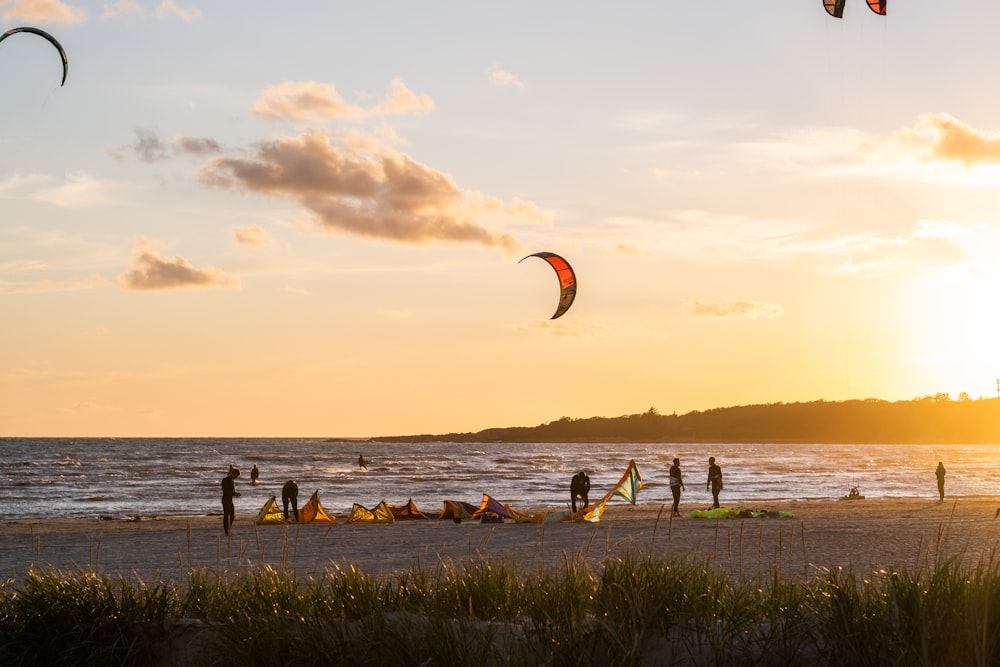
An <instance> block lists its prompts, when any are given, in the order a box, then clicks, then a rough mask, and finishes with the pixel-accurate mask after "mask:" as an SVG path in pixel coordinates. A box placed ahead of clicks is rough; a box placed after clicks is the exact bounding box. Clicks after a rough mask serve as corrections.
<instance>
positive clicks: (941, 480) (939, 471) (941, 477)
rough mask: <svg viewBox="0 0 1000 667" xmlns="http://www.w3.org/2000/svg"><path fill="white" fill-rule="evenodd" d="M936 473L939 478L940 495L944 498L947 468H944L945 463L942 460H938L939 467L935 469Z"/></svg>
mask: <svg viewBox="0 0 1000 667" xmlns="http://www.w3.org/2000/svg"><path fill="white" fill-rule="evenodd" d="M934 474H935V475H937V480H938V496H939V497H940V499H941V500H944V474H945V470H944V464H943V463H941V462H940V461H938V467H937V470H935V471H934Z"/></svg>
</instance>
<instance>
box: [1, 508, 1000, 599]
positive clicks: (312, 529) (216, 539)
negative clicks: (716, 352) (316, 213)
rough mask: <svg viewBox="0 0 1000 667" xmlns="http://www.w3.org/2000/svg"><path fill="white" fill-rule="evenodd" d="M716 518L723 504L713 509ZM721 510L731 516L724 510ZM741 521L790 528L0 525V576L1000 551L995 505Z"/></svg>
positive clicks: (797, 573) (767, 565)
mask: <svg viewBox="0 0 1000 667" xmlns="http://www.w3.org/2000/svg"><path fill="white" fill-rule="evenodd" d="M723 506H724V507H725V506H727V505H726V504H725V503H723ZM729 506H731V505H729ZM744 507H745V508H747V509H755V510H768V511H769V512H780V511H784V512H791V513H792V515H793V516H792V517H791V518H777V517H764V518H747V519H719V520H716V519H695V518H690V516H689V513H690V511H691V510H692V509H704V507H703V506H702V505H697V506H695V505H694V504H685V503H683V502H682V505H681V510H682V513H683V514H684V516H682V517H680V518H674V519H673V520H671V518H670V516H669V514H670V506H669V505H660V504H639V505H636V506H631V505H628V504H627V503H624V502H618V501H615V502H613V503H612V504H611V505H610V506H609V507H608V509H607V511H606V512H605V515H604V518H603V520H602V521H600V522H598V523H549V524H533V523H526V524H515V523H509V522H508V523H503V524H480V523H478V522H471V521H465V522H462V523H461V524H455V523H453V522H452V521H450V520H438V519H429V520H409V521H398V522H396V523H395V524H392V525H370V524H368V525H366V524H349V523H347V522H346V519H345V518H342V517H338V518H337V523H335V524H332V525H310V524H284V525H260V526H258V525H256V524H254V518H255V515H246V514H244V515H239V516H238V517H237V520H236V523H235V524H234V526H233V530H232V534H231V536H230V537H229V538H228V539H227V538H226V537H225V535H224V534H223V531H222V526H221V515H199V516H187V517H184V516H171V517H156V518H149V519H142V520H139V521H128V520H116V521H108V520H101V519H97V518H93V519H80V518H57V519H12V520H5V521H0V576H2V577H6V578H9V579H11V580H13V581H15V582H17V581H21V580H23V577H24V575H25V574H26V573H27V572H28V571H29V570H31V569H32V568H35V569H39V568H40V569H48V568H54V569H57V570H59V571H64V572H70V571H79V572H98V573H104V574H108V575H112V576H123V577H128V578H131V577H138V578H140V579H142V580H143V581H146V582H151V581H157V580H160V581H162V580H176V581H178V582H181V583H183V582H186V581H187V578H188V573H189V572H190V571H191V570H195V569H198V570H201V569H204V570H208V571H210V572H215V573H217V574H220V575H227V576H228V575H232V574H237V573H240V572H244V571H249V570H252V569H254V568H257V567H262V566H269V567H272V568H274V569H276V570H279V571H288V572H292V573H294V575H295V576H298V577H316V576H320V575H322V574H323V573H324V572H325V571H327V570H329V569H331V568H336V567H340V568H349V567H352V566H353V567H357V568H358V569H359V570H361V571H363V572H365V573H367V574H370V575H373V576H391V575H393V574H395V573H399V572H404V571H408V570H410V569H412V568H414V567H423V568H436V567H439V566H441V565H442V564H447V563H454V564H461V563H463V562H468V561H470V560H473V559H477V558H482V559H501V560H508V561H512V562H515V563H517V564H518V565H519V566H520V567H522V568H524V569H525V571H526V572H528V571H532V570H538V569H546V568H548V569H551V568H562V567H565V565H566V562H567V560H569V561H574V560H577V559H580V560H583V561H586V562H587V563H588V564H591V565H595V566H597V565H600V564H601V563H603V562H604V561H605V560H607V559H609V558H616V557H623V556H629V555H631V556H638V557H646V556H654V557H663V558H683V559H691V560H693V561H695V562H702V561H703V562H705V563H706V564H707V565H708V566H710V567H713V568H718V569H720V570H722V571H725V572H726V573H728V574H729V575H731V576H733V577H739V578H754V577H770V576H773V575H775V574H780V575H782V576H785V577H790V578H809V577H811V576H813V575H814V574H815V573H816V572H817V571H818V570H820V569H823V568H843V569H844V570H845V571H850V572H853V573H855V574H857V575H862V576H867V575H870V574H872V573H875V572H878V571H880V570H894V569H895V570H900V569H902V570H908V571H916V570H919V569H921V568H926V567H928V566H933V565H934V564H935V563H938V562H940V561H941V560H942V559H950V558H954V559H958V560H960V561H961V562H962V563H967V564H975V563H976V562H979V561H981V560H982V559H988V558H990V557H991V554H992V553H993V551H994V550H995V548H996V547H998V546H1000V519H997V518H995V516H996V513H997V510H998V508H1000V496H975V497H956V498H946V499H945V500H944V501H943V502H939V501H937V500H931V499H909V498H908V499H893V498H882V499H872V500H867V499H866V500H857V501H845V500H834V501H829V500H826V501H821V500H799V501H774V502H767V501H760V502H755V503H753V504H752V505H745V506H744Z"/></svg>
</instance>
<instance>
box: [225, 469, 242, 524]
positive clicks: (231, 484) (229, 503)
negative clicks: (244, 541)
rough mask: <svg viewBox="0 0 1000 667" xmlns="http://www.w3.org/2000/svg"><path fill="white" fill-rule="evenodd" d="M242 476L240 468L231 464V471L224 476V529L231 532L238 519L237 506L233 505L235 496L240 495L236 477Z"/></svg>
mask: <svg viewBox="0 0 1000 667" xmlns="http://www.w3.org/2000/svg"><path fill="white" fill-rule="evenodd" d="M239 476H240V469H239V468H234V467H233V466H229V472H228V473H226V476H225V477H223V478H222V529H223V530H224V531H226V535H228V534H229V528H230V526H232V525H233V522H234V521H236V506H235V505H233V497H235V496H238V495H240V493H239V491H237V490H236V478H237V477H239Z"/></svg>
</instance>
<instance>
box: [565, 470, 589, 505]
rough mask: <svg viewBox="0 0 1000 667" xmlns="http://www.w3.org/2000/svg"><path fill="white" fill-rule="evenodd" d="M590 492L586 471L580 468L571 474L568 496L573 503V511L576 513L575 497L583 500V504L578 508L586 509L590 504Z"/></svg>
mask: <svg viewBox="0 0 1000 667" xmlns="http://www.w3.org/2000/svg"><path fill="white" fill-rule="evenodd" d="M589 493H590V477H588V476H587V473H585V472H583V471H582V470H581V471H580V472H578V473H576V474H575V475H573V479H572V481H570V483H569V497H570V502H571V504H572V505H573V513H574V514H575V513H576V499H577V497H579V498H580V500H582V501H583V506H582V507H581V508H580V509H587V506H588V505H590V501H589V500H588V494H589Z"/></svg>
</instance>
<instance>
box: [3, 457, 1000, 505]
mask: <svg viewBox="0 0 1000 667" xmlns="http://www.w3.org/2000/svg"><path fill="white" fill-rule="evenodd" d="M362 453H363V454H364V456H365V458H366V459H367V460H368V470H367V471H364V470H361V469H359V467H358V455H359V454H362ZM675 456H676V457H678V458H680V460H681V468H682V470H683V472H684V476H685V483H686V485H687V490H686V492H685V493H684V495H683V497H682V500H681V505H682V507H688V508H696V507H707V506H708V505H709V504H711V495H710V494H709V493H708V492H707V491H706V490H705V480H706V477H707V468H708V463H707V461H708V457H709V456H715V457H716V459H717V461H718V463H719V464H720V465H721V466H722V471H723V475H724V479H725V489H724V490H723V492H722V496H721V499H722V502H723V504H724V505H730V506H741V507H750V508H754V507H760V508H765V509H766V503H767V501H769V500H815V499H826V500H832V499H837V498H840V497H841V496H843V495H845V494H846V493H847V492H848V491H849V489H850V487H851V486H855V485H856V486H858V487H859V489H860V492H861V493H862V494H864V495H865V496H866V497H868V498H884V497H896V498H929V499H932V498H936V497H937V483H936V479H935V476H934V469H935V467H936V466H937V462H938V461H943V462H944V465H945V467H946V468H947V470H948V475H947V485H946V493H947V494H948V495H951V496H977V495H979V496H991V495H998V494H1000V446H997V445H952V444H949V445H829V444H823V445H819V444H815V445H809V444H806V445H788V444H766V443H764V444H647V443H642V444H638V443H637V444H629V443H614V444H600V443H597V444H593V443H586V444H551V443H539V444H493V443H491V444H464V443H463V444H455V443H448V442H436V443H375V442H358V441H331V440H324V439H321V438H249V439H248V438H0V499H2V501H3V505H2V506H3V512H2V517H3V518H4V519H7V520H11V519H25V518H38V517H91V518H96V517H99V516H110V515H113V514H115V513H122V514H126V515H129V516H139V517H155V516H197V515H206V514H218V513H220V512H221V504H220V481H221V479H222V477H223V476H224V475H225V473H226V471H227V470H228V468H229V466H230V465H235V466H236V467H238V468H240V469H241V470H242V472H243V475H242V476H241V477H240V478H239V479H238V480H237V490H238V491H240V492H241V494H242V495H241V497H239V498H237V499H236V511H237V513H238V514H251V513H256V512H257V511H258V510H259V509H260V508H261V507H262V506H263V504H264V503H265V501H266V500H267V499H268V498H269V497H270V496H271V495H277V496H278V497H279V498H280V496H281V485H282V484H283V483H284V482H285V481H286V480H288V479H295V480H296V481H297V482H298V485H299V501H300V504H301V503H304V502H305V500H306V499H308V497H309V495H310V494H311V493H312V492H313V491H314V490H318V491H319V492H320V499H321V501H322V503H323V506H324V508H326V510H327V512H330V513H333V514H336V515H344V514H347V513H349V512H350V509H351V507H352V506H353V504H354V503H359V504H361V505H364V506H366V507H373V506H374V505H376V504H378V502H379V501H381V500H385V501H386V502H388V503H390V504H402V503H405V502H406V501H407V499H411V498H412V499H413V501H414V502H415V503H416V504H417V506H418V507H420V508H421V509H424V510H427V511H433V512H436V511H439V510H440V508H441V504H442V502H443V501H444V500H461V501H465V502H468V503H472V504H476V505H478V504H479V502H480V500H481V499H482V494H484V493H487V494H489V495H491V496H493V497H494V498H496V499H497V500H500V501H501V502H504V503H509V504H510V505H511V506H513V507H514V508H522V507H523V508H528V509H538V508H542V509H563V508H566V507H567V506H568V505H569V481H570V478H571V477H572V476H573V474H574V473H575V472H577V471H578V470H586V471H587V472H588V473H589V475H590V478H591V500H594V499H596V498H597V497H600V495H602V494H603V493H604V492H605V491H606V490H607V489H609V488H610V487H611V486H612V485H614V483H615V482H617V481H618V479H619V478H620V477H621V475H622V473H624V471H625V469H626V467H627V466H628V462H629V460H630V459H635V461H636V463H637V465H638V467H639V472H640V473H641V474H642V477H643V479H644V481H645V484H646V486H645V488H644V489H643V490H642V491H641V492H640V493H639V497H638V502H639V504H644V505H659V504H661V503H663V502H665V501H667V498H668V497H669V495H670V491H669V488H668V486H667V470H668V468H669V467H670V462H671V460H672V459H673V458H674V457H675ZM254 463H256V464H257V466H258V468H259V469H260V481H259V482H258V483H257V484H256V485H251V483H250V474H249V473H250V468H251V466H252V465H253V464H254Z"/></svg>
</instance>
